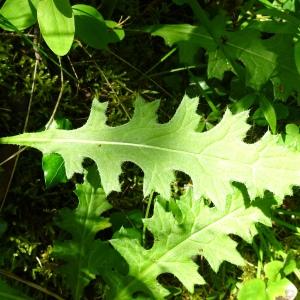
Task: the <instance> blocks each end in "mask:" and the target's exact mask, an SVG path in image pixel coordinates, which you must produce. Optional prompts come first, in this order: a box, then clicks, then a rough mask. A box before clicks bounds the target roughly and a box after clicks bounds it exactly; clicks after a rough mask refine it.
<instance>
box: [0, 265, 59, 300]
mask: <svg viewBox="0 0 300 300" xmlns="http://www.w3.org/2000/svg"><path fill="white" fill-rule="evenodd" d="M0 274H1V275H3V276H6V277H8V278H11V279H14V280H17V281H19V282H22V283H24V284H26V285H28V286H30V287H32V288H34V289H36V290H38V291H40V292H42V293H44V294H46V295H49V296H52V297H53V298H55V299H57V300H64V298H62V297H60V296H59V295H57V294H55V293H53V292H51V291H49V290H47V289H46V288H44V287H42V286H40V285H38V284H36V283H33V282H30V281H27V280H25V279H22V278H21V277H19V276H17V275H15V274H13V273H10V272H8V271H5V270H0Z"/></svg>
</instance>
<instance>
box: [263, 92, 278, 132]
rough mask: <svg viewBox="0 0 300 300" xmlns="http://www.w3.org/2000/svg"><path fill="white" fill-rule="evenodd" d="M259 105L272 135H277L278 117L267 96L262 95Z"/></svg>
mask: <svg viewBox="0 0 300 300" xmlns="http://www.w3.org/2000/svg"><path fill="white" fill-rule="evenodd" d="M259 104H260V107H261V109H262V112H263V114H264V116H265V118H266V120H267V122H268V124H269V126H270V128H271V131H272V133H276V125H277V117H276V112H275V109H274V107H273V104H272V103H271V102H270V101H269V100H268V99H267V98H266V96H265V95H260V97H259Z"/></svg>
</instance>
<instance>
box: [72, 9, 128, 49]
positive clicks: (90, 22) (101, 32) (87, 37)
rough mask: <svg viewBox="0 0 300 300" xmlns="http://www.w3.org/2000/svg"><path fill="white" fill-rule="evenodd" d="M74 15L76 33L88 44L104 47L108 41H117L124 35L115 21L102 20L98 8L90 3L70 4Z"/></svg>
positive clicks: (98, 47) (94, 46)
mask: <svg viewBox="0 0 300 300" xmlns="http://www.w3.org/2000/svg"><path fill="white" fill-rule="evenodd" d="M72 9H73V12H74V16H75V27H76V35H77V36H78V37H79V38H80V39H81V40H82V41H83V42H85V43H86V44H88V45H89V46H91V47H93V48H96V49H105V48H106V47H107V45H108V44H109V43H113V42H118V41H120V40H121V39H122V38H123V37H124V31H123V30H122V29H120V28H117V27H116V25H117V24H116V23H115V22H113V21H110V23H107V21H104V19H103V17H102V15H101V14H100V13H99V12H98V10H97V9H96V8H94V7H92V6H90V5H86V4H76V5H73V6H72Z"/></svg>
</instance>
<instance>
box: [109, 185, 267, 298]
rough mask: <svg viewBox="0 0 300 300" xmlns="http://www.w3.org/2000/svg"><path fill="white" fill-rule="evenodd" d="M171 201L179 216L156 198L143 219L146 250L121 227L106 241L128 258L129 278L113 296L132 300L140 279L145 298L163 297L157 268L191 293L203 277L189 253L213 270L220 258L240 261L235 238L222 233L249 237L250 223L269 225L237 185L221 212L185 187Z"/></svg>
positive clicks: (138, 289)
mask: <svg viewBox="0 0 300 300" xmlns="http://www.w3.org/2000/svg"><path fill="white" fill-rule="evenodd" d="M264 200H265V201H261V203H264V204H265V205H266V207H265V208H267V206H268V204H267V203H268V201H266V199H264ZM261 203H260V204H261ZM176 204H177V206H178V208H179V210H180V217H177V218H175V217H174V215H173V214H172V213H171V212H167V211H166V209H165V208H164V207H163V205H162V204H160V202H159V201H156V203H155V206H154V213H153V216H152V217H151V218H150V219H145V220H144V223H145V225H146V226H147V228H148V229H149V230H150V231H151V233H152V234H153V237H154V243H153V246H152V248H151V249H145V248H143V247H142V246H141V245H140V243H139V241H138V240H135V239H130V238H126V230H125V229H123V230H121V232H120V238H116V239H113V240H111V241H110V242H111V244H112V245H113V247H114V248H115V249H116V250H118V251H119V252H120V254H121V255H122V256H123V257H124V258H125V259H126V261H127V262H128V265H129V275H130V276H131V278H132V279H131V280H128V282H127V284H125V285H123V286H122V287H120V288H119V289H118V292H117V293H116V295H115V297H114V298H113V299H122V300H127V299H128V300H129V299H133V295H134V294H137V293H139V292H140V293H141V292H142V290H141V289H140V285H141V283H144V284H145V285H146V286H147V287H148V289H149V293H148V295H147V296H150V298H151V299H163V298H164V297H165V296H167V295H168V291H167V290H166V289H165V288H164V287H163V286H162V285H160V284H159V283H158V282H157V277H158V276H159V275H160V274H163V273H171V274H173V275H175V276H176V277H177V278H178V279H179V280H180V281H181V282H182V284H183V285H184V286H185V287H186V288H187V289H188V290H189V292H191V293H193V291H194V285H195V284H203V283H205V281H204V279H203V278H202V276H201V275H200V274H199V273H198V265H197V264H196V263H195V262H194V261H193V259H192V257H195V255H202V256H204V257H205V258H206V259H207V260H208V262H209V264H210V265H211V267H212V268H213V270H214V271H217V270H218V268H219V266H220V264H221V263H222V262H223V261H224V260H226V261H229V262H231V263H233V264H236V265H243V263H244V260H243V258H242V257H241V256H240V254H239V253H238V252H237V250H236V245H237V243H236V242H234V241H233V240H232V239H231V238H230V237H229V236H228V235H229V234H235V235H238V236H240V237H241V238H243V239H244V240H246V241H248V242H250V241H251V239H252V237H253V236H254V235H255V234H256V233H257V231H256V228H255V223H256V222H260V223H263V224H266V225H269V226H270V225H271V222H270V219H269V218H268V217H267V216H266V215H264V213H263V212H262V210H261V209H260V208H258V207H257V206H248V207H247V206H245V203H244V198H243V196H242V193H241V192H240V190H238V189H236V190H235V192H234V194H233V195H232V196H231V197H228V200H227V207H226V209H225V210H224V211H220V210H218V209H217V208H216V207H213V208H209V207H208V206H207V205H205V204H204V202H203V199H202V200H199V199H197V200H193V197H192V193H191V191H189V192H188V193H186V194H185V195H184V196H183V197H182V198H181V199H180V200H179V201H177V202H176ZM257 204H258V203H257ZM258 205H259V204H258ZM144 294H145V291H144ZM146 294H147V293H146Z"/></svg>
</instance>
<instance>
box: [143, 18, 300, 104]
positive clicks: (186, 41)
mask: <svg viewBox="0 0 300 300" xmlns="http://www.w3.org/2000/svg"><path fill="white" fill-rule="evenodd" d="M278 17H280V18H281V20H280V21H278V22H275V21H271V20H269V21H270V22H269V21H268V22H258V21H256V20H255V21H254V23H251V22H250V24H249V26H247V27H245V28H243V29H241V30H238V31H231V30H226V28H225V24H226V23H225V18H224V16H222V15H218V16H216V17H215V19H213V20H211V21H210V20H209V23H208V24H204V22H203V24H201V25H200V26H194V25H190V24H158V25H153V26H148V27H146V28H144V31H146V32H149V33H151V35H153V36H160V37H162V38H163V39H164V40H165V42H166V43H167V44H168V45H170V46H171V45H177V46H178V48H179V54H180V58H181V61H182V62H183V63H185V64H192V63H193V54H195V53H196V52H197V50H198V49H199V48H204V49H205V50H206V51H207V55H208V69H207V74H208V77H209V78H212V77H215V78H219V79H222V78H223V76H224V73H225V71H233V72H235V73H238V75H240V76H242V77H243V78H245V81H246V84H247V85H248V86H250V87H252V88H254V89H256V90H260V89H261V88H262V86H263V85H264V84H265V83H266V82H267V81H268V80H271V81H272V83H273V86H274V96H275V98H279V99H281V100H286V99H287V97H288V96H289V95H291V94H292V93H293V92H298V93H299V92H300V88H299V84H298V83H299V80H300V74H299V72H298V70H297V67H296V61H297V60H295V58H294V41H293V39H294V36H295V29H296V30H297V28H298V23H299V20H297V19H296V21H297V22H298V23H297V24H296V25H297V26H296V25H295V24H293V23H292V24H291V22H286V23H287V25H288V28H286V30H283V32H282V31H279V32H278V30H277V27H278V26H280V29H282V28H284V26H283V25H284V24H285V23H284V22H282V19H285V17H287V18H288V15H285V14H283V13H282V15H280V16H278ZM294 22H295V21H294ZM209 24H210V26H209V28H208V27H207V26H208V25H209ZM265 24H267V25H268V26H267V27H266V25H265ZM261 31H262V32H270V33H273V32H274V31H275V33H276V34H275V35H274V36H273V37H271V38H269V39H262V38H261ZM295 51H296V50H295ZM295 56H296V58H297V53H296V52H295ZM236 61H239V62H241V63H242V65H243V66H241V65H239V64H236Z"/></svg>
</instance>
